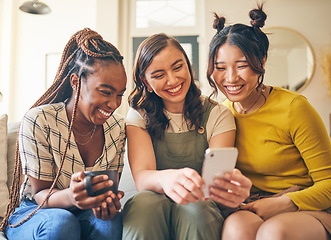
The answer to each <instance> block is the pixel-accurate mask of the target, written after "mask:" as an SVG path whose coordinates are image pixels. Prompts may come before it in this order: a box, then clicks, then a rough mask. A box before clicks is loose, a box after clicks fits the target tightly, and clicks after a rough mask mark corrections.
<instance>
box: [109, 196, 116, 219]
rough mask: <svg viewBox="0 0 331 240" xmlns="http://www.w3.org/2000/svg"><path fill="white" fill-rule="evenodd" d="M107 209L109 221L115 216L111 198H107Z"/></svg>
mask: <svg viewBox="0 0 331 240" xmlns="http://www.w3.org/2000/svg"><path fill="white" fill-rule="evenodd" d="M107 207H108V211H109V217H110V219H113V218H114V216H115V215H116V214H117V209H116V207H115V205H114V202H113V199H112V198H110V197H109V198H107Z"/></svg>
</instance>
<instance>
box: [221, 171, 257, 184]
mask: <svg viewBox="0 0 331 240" xmlns="http://www.w3.org/2000/svg"><path fill="white" fill-rule="evenodd" d="M229 175H230V176H229ZM227 177H229V178H227ZM224 178H225V179H227V180H230V181H234V182H236V183H237V184H238V185H240V186H242V187H248V188H251V186H252V182H251V180H250V179H249V178H247V177H246V176H244V175H243V174H242V173H241V172H240V170H239V169H234V170H233V171H232V174H231V173H229V174H227V176H224Z"/></svg>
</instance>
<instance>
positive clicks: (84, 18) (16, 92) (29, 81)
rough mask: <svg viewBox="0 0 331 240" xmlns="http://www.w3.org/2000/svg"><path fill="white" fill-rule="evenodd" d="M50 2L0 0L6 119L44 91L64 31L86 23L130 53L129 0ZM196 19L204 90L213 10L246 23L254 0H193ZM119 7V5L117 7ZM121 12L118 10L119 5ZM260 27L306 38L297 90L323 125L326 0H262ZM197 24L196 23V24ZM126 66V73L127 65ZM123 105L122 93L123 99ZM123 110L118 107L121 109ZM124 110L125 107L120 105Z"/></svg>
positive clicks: (327, 100)
mask: <svg viewBox="0 0 331 240" xmlns="http://www.w3.org/2000/svg"><path fill="white" fill-rule="evenodd" d="M42 1H43V2H45V3H46V4H48V5H49V6H50V7H51V8H52V13H51V14H48V15H44V16H43V15H32V14H27V13H23V12H21V11H20V10H18V7H19V5H20V4H21V3H22V2H24V0H15V1H12V0H0V34H1V40H0V44H1V48H0V49H1V51H0V64H1V65H0V91H2V92H3V93H4V97H3V100H2V102H0V114H1V112H7V113H8V114H9V121H19V120H20V119H21V117H22V116H23V114H24V112H25V111H26V110H27V109H28V108H29V107H30V106H31V105H32V104H33V103H34V102H35V101H36V100H37V98H38V97H39V96H40V95H41V94H42V93H43V92H44V90H45V89H44V84H45V55H46V53H50V52H62V50H63V48H64V46H65V44H66V42H67V41H68V39H69V38H70V36H71V35H72V34H73V33H75V32H76V31H78V30H80V29H82V28H84V27H90V28H92V29H95V30H97V31H99V32H100V33H101V35H103V36H104V38H105V39H106V40H108V41H110V42H112V43H113V44H114V45H115V46H118V48H119V50H120V51H121V52H122V54H123V55H124V57H125V58H124V60H125V62H126V61H127V60H128V59H130V57H132V55H131V54H132V53H130V51H129V50H128V49H129V43H130V41H129V40H128V38H129V36H130V33H129V30H128V29H129V27H128V26H127V25H128V24H129V23H130V21H129V20H128V18H129V16H132V13H130V9H129V7H128V6H129V5H128V3H129V2H130V0H69V1H68V0H56V1H54V0H42ZM198 3H199V8H198V9H200V10H201V12H200V13H199V17H200V21H199V24H201V29H200V30H199V31H201V34H200V36H201V37H200V40H199V41H200V67H201V69H200V81H201V87H202V90H203V93H204V94H207V95H209V93H210V88H209V86H208V83H207V81H206V78H205V72H206V63H207V50H208V43H209V41H210V40H211V38H212V36H213V35H214V33H215V31H214V29H212V27H211V26H212V21H213V15H212V12H217V13H219V14H222V15H224V16H225V17H226V18H227V22H228V23H230V24H232V23H237V22H242V23H245V24H249V21H250V19H249V17H248V12H249V10H251V9H252V8H254V7H255V6H256V0H232V1H229V0H198ZM123 8H125V9H124V10H123ZM122 10H123V12H124V13H120V11H122ZM265 11H266V12H267V14H268V19H267V21H266V27H272V26H284V27H288V28H292V29H294V30H296V31H297V32H299V33H301V34H302V35H303V36H305V37H306V39H307V40H308V41H309V42H310V44H311V45H312V47H313V50H314V53H315V57H316V69H315V73H314V76H313V78H312V81H311V83H310V84H309V85H308V86H307V88H306V89H305V90H304V91H303V92H302V94H303V95H305V96H306V97H307V98H308V100H309V101H310V103H311V104H312V105H313V106H314V107H315V109H316V110H317V111H318V113H319V114H320V115H321V117H322V119H323V121H324V123H325V125H326V126H327V129H328V131H329V114H330V113H331V107H330V106H331V96H328V95H327V89H326V83H325V80H324V76H323V72H322V70H321V54H322V50H323V48H324V47H325V46H326V45H328V44H331V28H330V27H329V23H330V22H331V14H330V11H331V1H330V0H314V1H311V0H291V1H288V0H269V1H268V0H267V1H266V4H265ZM199 28H200V27H199ZM125 64H126V65H127V66H126V67H127V72H128V73H129V74H128V79H129V80H130V79H131V74H130V73H131V70H130V68H131V66H128V63H127V62H126V63H125ZM123 108H124V109H126V98H124V99H123ZM122 112H123V110H122ZM124 114H125V110H124Z"/></svg>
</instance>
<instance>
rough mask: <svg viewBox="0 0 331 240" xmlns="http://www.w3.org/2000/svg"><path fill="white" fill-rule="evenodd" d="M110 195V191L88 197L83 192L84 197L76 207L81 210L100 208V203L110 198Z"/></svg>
mask: <svg viewBox="0 0 331 240" xmlns="http://www.w3.org/2000/svg"><path fill="white" fill-rule="evenodd" d="M111 193H112V191H108V192H106V193H103V194H100V195H98V196H95V197H89V196H88V195H87V192H86V191H85V197H84V198H83V199H81V200H80V201H79V202H78V205H79V206H80V207H81V208H82V209H89V208H96V207H99V206H101V204H102V202H104V201H105V200H106V199H107V198H108V197H109V196H110V194H111Z"/></svg>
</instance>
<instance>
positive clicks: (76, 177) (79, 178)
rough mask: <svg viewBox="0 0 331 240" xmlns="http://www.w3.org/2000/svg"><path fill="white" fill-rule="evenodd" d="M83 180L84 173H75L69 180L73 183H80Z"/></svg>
mask: <svg viewBox="0 0 331 240" xmlns="http://www.w3.org/2000/svg"><path fill="white" fill-rule="evenodd" d="M84 178H85V173H84V171H82V172H76V173H74V174H72V175H71V180H72V181H74V182H81V181H83V180H84Z"/></svg>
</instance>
